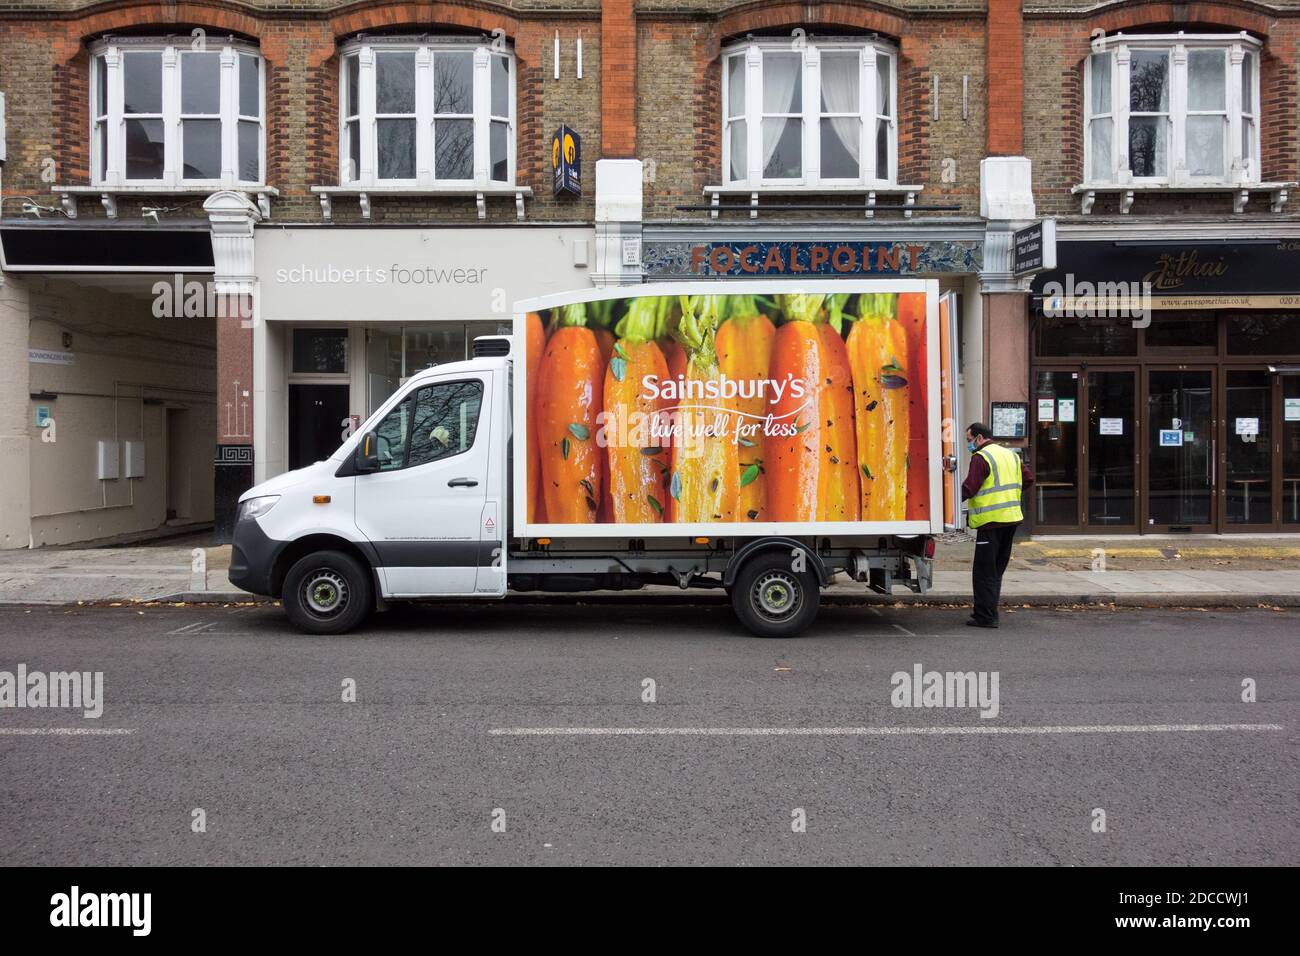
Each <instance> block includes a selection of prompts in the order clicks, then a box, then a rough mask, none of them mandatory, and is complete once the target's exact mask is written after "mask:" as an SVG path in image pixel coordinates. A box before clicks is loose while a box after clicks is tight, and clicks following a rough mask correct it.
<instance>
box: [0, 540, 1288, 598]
mask: <svg viewBox="0 0 1300 956" xmlns="http://www.w3.org/2000/svg"><path fill="white" fill-rule="evenodd" d="M972 550H973V543H972V541H971V540H970V539H969V538H966V537H965V536H949V537H948V538H947V539H945V540H944V541H942V542H941V543H940V545H939V551H938V554H937V557H936V560H935V574H934V587H933V589H932V590H931V591H930V592H929V593H928V594H926V595H923V596H922V595H913V594H911V593H910V592H904V591H899V592H896V593H895V594H894V595H892V596H890V597H888V598H886V597H884V596H883V595H875V594H873V593H872V592H869V591H868V590H867V589H866V588H865V586H864V585H862V584H859V583H855V582H851V581H848V580H847V579H845V578H843V577H842V576H841V579H840V580H839V581H838V582H837V583H835V584H834V585H832V586H831V587H830V588H828V589H826V591H825V592H824V593H823V600H824V602H825V603H828V604H834V603H852V604H858V603H880V602H886V603H887V602H891V601H901V602H912V603H930V604H962V603H969V601H970V598H971V588H970V571H969V568H970V561H971V552H972ZM196 553H197V554H201V555H202V564H200V565H196ZM229 565H230V548H229V546H212V545H211V543H210V538H209V536H208V535H207V534H191V535H188V536H184V537H179V538H171V539H167V540H163V541H158V542H153V543H133V544H126V545H119V546H114V547H99V548H87V547H80V548H78V547H58V548H40V549H34V550H19V551H0V604H75V603H78V602H82V603H114V602H156V601H169V602H173V603H180V602H184V603H239V602H249V601H262V600H264V599H263V598H257V597H254V596H253V595H250V594H247V593H245V592H243V591H240V590H238V589H237V588H235V587H233V586H232V585H231V584H230V582H229V581H228V580H226V576H225V572H226V569H227V568H228V567H229ZM651 598H653V599H654V600H658V601H663V602H669V603H672V602H676V603H691V604H699V603H710V602H721V601H722V600H724V595H723V594H722V593H721V592H720V591H719V592H716V593H715V592H710V591H700V590H692V591H689V592H683V591H680V590H678V589H676V588H670V587H649V588H645V589H643V590H641V591H632V592H626V591H623V592H595V593H592V594H584V595H580V596H573V595H557V596H554V597H552V598H549V600H553V601H556V602H557V603H565V604H572V603H574V602H575V601H576V602H579V603H627V602H632V603H636V602H639V601H644V600H647V599H651ZM512 600H514V598H512ZM1003 602H1004V603H1007V604H1031V605H1036V604H1090V603H1113V604H1119V605H1141V606H1148V605H1173V606H1186V605H1196V606H1255V605H1268V606H1274V605H1277V606H1287V607H1294V606H1300V535H1275V536H1270V537H1252V538H1241V537H1236V536H1227V535H1225V536H1197V537H1190V536H1146V537H1141V538H1134V537H1101V538H1064V537H1051V538H1042V539H1037V540H1024V541H1019V542H1017V543H1016V546H1015V551H1014V555H1013V558H1012V562H1011V565H1010V566H1009V567H1008V569H1007V573H1006V576H1005V578H1004V580H1003Z"/></svg>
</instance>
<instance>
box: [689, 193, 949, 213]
mask: <svg viewBox="0 0 1300 956" xmlns="http://www.w3.org/2000/svg"><path fill="white" fill-rule="evenodd" d="M924 188H925V187H924V186H895V185H883V186H859V185H848V186H845V185H826V186H741V185H730V186H705V187H704V195H706V196H708V197H709V204H710V207H711V208H710V210H709V218H711V219H717V218H718V213H719V211H720V210H721V208H722V197H723V196H744V195H748V196H749V218H750V219H757V218H758V200H759V197H760V196H828V195H829V196H864V197H866V202H865V203H864V205H863V207H862V209H863V214H864V216H865V217H866V218H867V219H874V218H875V217H876V197H878V196H902V197H903V206H905V207H906V206H913V205H915V204H916V197H917V196H918V195H920V193H921V190H923V189H924ZM845 208H846V209H847V208H848V207H847V206H846V207H845ZM903 218H904V219H911V218H912V213H911V211H910V210H909V211H905V212H904V213H903Z"/></svg>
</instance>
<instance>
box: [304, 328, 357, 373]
mask: <svg viewBox="0 0 1300 956" xmlns="http://www.w3.org/2000/svg"><path fill="white" fill-rule="evenodd" d="M347 370H348V330H347V329H294V330H293V371H294V374H299V375H336V374H344V373H346V372H347Z"/></svg>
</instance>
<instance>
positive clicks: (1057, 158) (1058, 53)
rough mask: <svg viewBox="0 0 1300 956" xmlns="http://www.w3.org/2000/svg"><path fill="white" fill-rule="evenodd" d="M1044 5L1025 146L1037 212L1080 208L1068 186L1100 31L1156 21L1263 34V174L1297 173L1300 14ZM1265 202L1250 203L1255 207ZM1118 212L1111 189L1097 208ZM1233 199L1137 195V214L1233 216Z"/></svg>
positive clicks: (1078, 154)
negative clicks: (1088, 68)
mask: <svg viewBox="0 0 1300 956" xmlns="http://www.w3.org/2000/svg"><path fill="white" fill-rule="evenodd" d="M1048 6H1050V4H1048V3H1043V4H1040V5H1037V7H1036V11H1035V12H1034V13H1033V14H1032V15H1028V16H1026V17H1025V21H1024V31H1023V33H1024V37H1025V53H1024V61H1023V62H1024V84H1023V86H1024V111H1023V116H1024V129H1025V134H1024V151H1025V155H1027V156H1029V158H1030V159H1031V160H1032V161H1033V175H1034V193H1035V198H1036V200H1037V204H1038V212H1039V213H1040V214H1045V215H1058V214H1063V215H1069V214H1072V213H1073V214H1077V213H1078V212H1079V200H1078V197H1077V196H1074V195H1072V194H1071V192H1070V187H1071V186H1074V185H1076V184H1078V183H1080V182H1082V181H1083V167H1084V116H1083V99H1084V97H1083V82H1084V61H1085V60H1086V59H1087V56H1088V53H1089V51H1090V47H1089V41H1090V38H1091V37H1092V36H1093V35H1094V31H1096V30H1101V31H1105V32H1107V33H1110V32H1113V31H1116V30H1130V31H1131V30H1134V29H1135V28H1137V27H1144V28H1151V29H1155V30H1158V31H1162V32H1170V33H1174V32H1177V31H1179V30H1182V31H1185V32H1188V33H1195V32H1198V31H1203V32H1218V31H1219V30H1222V29H1224V28H1228V29H1230V30H1246V31H1248V32H1250V33H1251V34H1252V35H1254V36H1256V37H1257V38H1259V39H1261V40H1263V41H1264V47H1263V52H1262V55H1261V61H1260V101H1261V114H1260V140H1261V147H1260V152H1261V166H1260V169H1261V176H1262V178H1263V179H1264V180H1265V181H1283V182H1285V181H1294V180H1296V179H1297V178H1300V144H1297V138H1296V121H1297V116H1298V115H1300V88H1298V87H1297V73H1296V57H1297V53H1298V52H1300V11H1297V15H1296V16H1290V17H1266V16H1263V15H1261V13H1260V12H1259V11H1258V10H1257V9H1254V8H1252V7H1251V6H1249V5H1247V4H1245V3H1188V4H1172V3H1142V2H1132V3H1126V4H1122V5H1118V6H1116V7H1115V8H1113V9H1109V10H1106V11H1103V12H1100V13H1097V14H1096V15H1088V14H1087V13H1086V12H1081V11H1079V10H1078V9H1077V7H1075V8H1071V9H1067V8H1066V7H1065V5H1064V4H1062V9H1061V10H1060V11H1059V12H1056V13H1052V12H1048V11H1047V10H1045V8H1046V7H1048ZM1261 203H1262V200H1260V199H1254V200H1252V205H1251V206H1248V207H1247V209H1248V211H1249V210H1252V209H1253V210H1254V211H1256V212H1258V211H1259V210H1260V208H1262V207H1261ZM1117 209H1118V206H1117V200H1116V199H1115V197H1113V196H1098V198H1097V202H1096V206H1095V209H1094V215H1096V214H1111V213H1114V212H1116V211H1117ZM1231 211H1232V200H1231V197H1230V196H1228V195H1226V194H1224V193H1222V192H1219V193H1206V194H1182V195H1180V196H1151V195H1142V196H1138V197H1137V199H1136V201H1135V204H1134V207H1133V213H1134V214H1159V213H1170V214H1177V213H1180V212H1197V213H1201V214H1209V215H1222V214H1229V215H1230V214H1231Z"/></svg>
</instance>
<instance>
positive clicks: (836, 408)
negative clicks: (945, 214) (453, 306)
mask: <svg viewBox="0 0 1300 956" xmlns="http://www.w3.org/2000/svg"><path fill="white" fill-rule="evenodd" d="M845 285H846V283H843V282H821V283H809V284H806V285H803V286H801V289H803V290H809V289H819V288H821V289H827V290H835V291H826V292H821V291H799V292H794V291H788V292H787V291H785V290H784V288H783V287H782V285H781V284H779V283H761V284H759V286H760V287H761V288H760V289H758V290H756V291H754V292H752V293H737V294H714V293H713V291H712V290H716V289H717V288H719V284H716V283H710V284H703V285H700V286H692V287H691V288H693V289H708V290H710V291H709V292H697V293H695V294H687V295H682V294H664V295H637V296H629V297H625V298H602V299H596V300H592V301H582V302H570V303H568V304H564V305H559V306H555V307H552V308H549V309H538V310H536V311H529V312H527V313H523V314H520V315H519V316H518V317H517V319H516V322H517V325H516V341H517V342H523V343H524V351H525V356H526V361H525V363H524V364H525V366H526V368H525V370H524V372H525V376H524V377H525V382H526V386H525V393H524V395H523V401H522V409H523V414H524V416H525V417H526V426H527V438H526V453H525V463H524V464H525V466H526V467H525V473H524V476H523V481H522V485H523V487H524V488H525V489H526V495H525V497H526V509H527V513H526V519H525V520H526V523H527V524H528V525H529V526H537V527H552V526H557V525H562V526H572V525H598V526H599V525H605V526H619V525H637V526H642V525H664V524H676V525H679V526H683V527H685V526H696V527H697V528H707V527H708V526H714V525H719V524H721V525H726V526H735V525H740V524H743V525H750V526H755V527H758V526H762V525H768V526H769V527H768V528H767V529H761V528H760V530H771V526H772V525H773V524H777V525H779V524H789V523H794V522H798V523H800V524H804V523H808V522H817V523H821V522H826V523H844V522H855V523H856V522H925V523H926V525H927V526H928V524H929V522H930V520H931V497H932V494H935V495H937V494H938V488H939V487H941V484H940V479H939V474H938V471H937V466H936V470H935V473H934V475H933V476H932V475H931V467H930V464H931V461H932V460H934V461H935V462H937V461H938V454H937V445H936V447H935V448H932V447H931V437H932V436H934V437H935V438H936V440H937V436H938V427H937V425H938V423H937V421H936V422H934V423H932V422H931V420H930V419H931V414H932V413H933V415H934V416H935V417H936V418H937V416H938V401H937V400H938V374H937V371H938V366H937V362H938V350H937V347H932V346H936V344H937V337H935V336H932V335H930V333H929V324H930V323H931V322H937V315H938V310H937V298H938V297H937V286H934V284H933V283H926V282H921V281H908V280H881V281H877V282H854V283H852V284H851V285H849V287H850V288H853V287H864V288H868V289H871V290H873V291H865V292H841V291H838V290H840V289H842V288H844V287H845ZM899 286H903V287H904V288H907V289H909V290H912V289H921V290H925V289H927V288H929V287H933V292H932V293H929V292H927V291H901V292H894V291H889V290H891V289H893V288H898V287H899ZM733 287H734V284H732V285H728V287H727V288H733ZM659 288H661V289H670V288H675V287H669V286H661V287H659ZM543 301H545V300H543ZM520 323H522V325H523V328H522V331H521V330H520V329H519V324H520ZM931 353H933V354H931ZM516 367H518V366H516ZM517 374H518V372H516V375H517ZM516 387H517V386H516ZM520 407H521V405H520V403H519V396H518V395H517V396H516V409H517V410H518V409H519V408H520ZM932 478H933V487H932V483H931V482H932ZM516 508H517V509H518V503H517V504H516ZM517 513H518V510H517Z"/></svg>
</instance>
